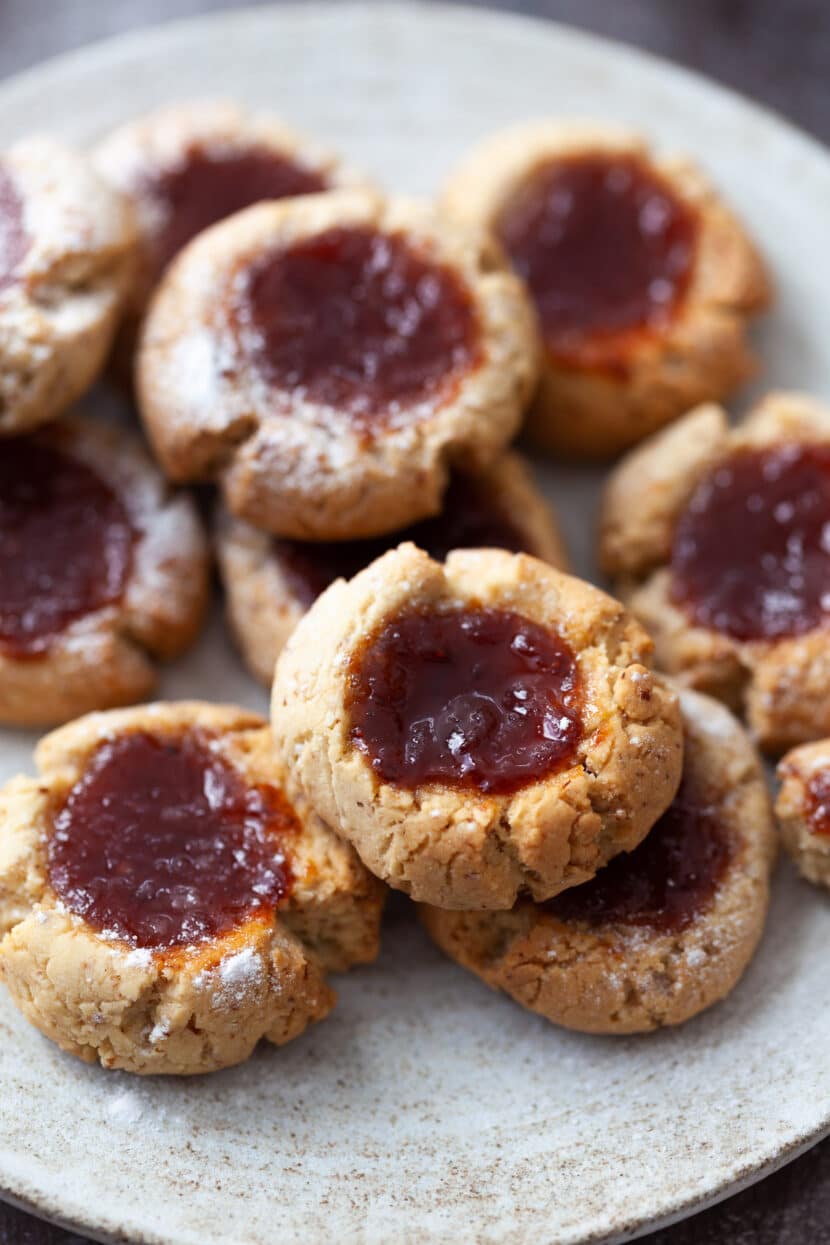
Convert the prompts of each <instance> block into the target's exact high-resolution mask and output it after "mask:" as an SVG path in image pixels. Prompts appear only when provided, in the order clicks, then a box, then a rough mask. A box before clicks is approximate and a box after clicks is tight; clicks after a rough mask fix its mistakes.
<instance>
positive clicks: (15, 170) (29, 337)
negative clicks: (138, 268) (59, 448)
mask: <svg viewBox="0 0 830 1245" xmlns="http://www.w3.org/2000/svg"><path fill="white" fill-rule="evenodd" d="M134 250H135V227H134V224H133V217H132V212H131V210H130V208H129V206H128V204H127V203H126V202H125V201H124V200H123V199H122V198H121V196H120V195H119V194H118V193H117V192H116V191H115V190H113V189H112V188H110V187H109V186H108V185H107V184H106V183H105V182H104V181H103V180H102V179H101V178H100V177H99V176H98V175H97V173H96V172H95V171H94V169H93V167H92V165H91V163H90V162H89V161H88V160H87V159H86V157H84V156H83V155H81V154H80V153H78V152H76V151H73V150H72V149H71V148H69V147H65V146H64V145H63V144H62V143H58V142H55V141H54V140H52V139H49V138H29V139H24V140H22V141H21V142H18V143H15V144H14V146H12V147H10V148H9V149H8V150H7V151H6V152H4V153H3V154H2V155H0V436H13V435H16V434H17V433H19V432H24V431H28V430H29V429H31V428H33V427H35V426H36V425H38V424H43V423H46V422H47V421H48V420H50V419H53V418H54V417H55V416H56V415H60V414H61V412H62V411H64V410H66V409H67V408H68V407H69V406H70V405H71V404H72V403H73V402H74V401H75V400H76V399H77V398H78V397H80V395H81V394H82V393H83V392H84V390H85V389H87V388H88V387H89V386H90V385H91V384H92V382H93V381H94V380H95V379H96V377H97V376H98V374H99V372H100V371H101V369H102V367H103V364H104V360H105V358H106V355H107V352H108V351H109V348H110V344H111V342H112V339H113V336H114V334H115V329H116V323H117V319H118V315H119V312H120V309H121V306H122V303H123V300H124V297H125V292H126V289H127V285H128V281H129V271H130V266H131V263H132V257H133V254H134Z"/></svg>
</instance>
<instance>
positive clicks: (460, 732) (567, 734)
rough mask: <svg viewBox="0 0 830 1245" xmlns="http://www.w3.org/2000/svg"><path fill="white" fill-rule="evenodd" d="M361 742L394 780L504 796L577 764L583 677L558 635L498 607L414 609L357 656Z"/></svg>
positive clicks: (354, 709)
mask: <svg viewBox="0 0 830 1245" xmlns="http://www.w3.org/2000/svg"><path fill="white" fill-rule="evenodd" d="M348 707H349V714H350V718H351V738H352V741H353V743H354V745H355V746H356V747H357V748H359V749H360V750H361V751H362V752H364V753H365V754H366V756H367V757H368V758H369V761H370V763H371V765H372V768H373V769H374V770H375V772H376V773H377V775H378V777H379V778H381V779H383V780H384V781H385V782H389V783H393V784H395V785H396V786H399V787H407V788H410V789H412V788H415V787H418V786H420V785H421V784H423V783H443V784H449V785H452V786H456V787H469V788H473V789H475V790H477V791H483V792H493V793H496V794H502V793H507V792H512V791H517V790H518V789H519V788H520V787H523V786H525V785H526V784H528V783H533V782H537V781H539V780H540V779H542V778H545V777H547V776H548V775H549V774H552V773H555V772H557V771H558V770H560V769H563V768H564V767H565V766H566V765H568V764H570V763H572V761H573V758H574V754H575V752H576V748H577V746H578V744H579V741H580V739H581V737H582V723H581V717H580V692H579V675H578V672H577V667H576V662H575V660H574V656H573V654H572V653H571V651H570V649H569V648H568V647H567V645H566V644H565V643H564V641H563V640H561V639H560V638H559V636H557V635H556V634H555V633H554V632H552V631H549V630H546V629H544V628H542V627H539V626H537V625H536V623H533V622H530V621H529V620H528V619H527V618H522V617H521V616H520V615H519V614H513V613H510V612H508V611H503V610H496V609H474V608H470V609H463V610H458V609H456V610H452V611H448V612H447V613H441V614H428V613H409V614H403V615H401V616H399V617H398V618H395V619H392V620H390V621H389V622H387V623H386V625H385V626H384V627H383V628H382V630H381V631H380V632H379V633H378V635H377V636H376V637H375V638H374V639H373V640H372V641H371V642H370V643H369V645H368V646H367V648H366V649H365V650H364V652H363V653H362V654H361V655H360V656H359V658H358V659H356V661H355V663H354V665H353V668H352V671H351V686H350V693H349V706H348Z"/></svg>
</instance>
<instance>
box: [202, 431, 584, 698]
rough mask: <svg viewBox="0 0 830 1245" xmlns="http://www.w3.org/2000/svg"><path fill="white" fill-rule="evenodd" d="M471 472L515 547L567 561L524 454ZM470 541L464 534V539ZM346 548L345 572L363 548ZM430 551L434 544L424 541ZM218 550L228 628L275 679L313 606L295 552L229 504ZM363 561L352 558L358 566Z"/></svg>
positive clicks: (266, 678) (262, 672) (393, 538)
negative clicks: (284, 551) (297, 572)
mask: <svg viewBox="0 0 830 1245" xmlns="http://www.w3.org/2000/svg"><path fill="white" fill-rule="evenodd" d="M472 479H473V482H474V485H475V488H476V489H480V490H481V494H482V496H483V497H486V498H488V500H489V504H490V505H491V506H492V510H493V515H494V518H495V519H496V521H498V517H499V515H501V514H503V515H504V517H505V520H506V521H508V522H509V525H510V532H509V536H510V537H511V539H514V540H515V548H517V549H518V548H522V549H523V550H524V551H525V552H526V553H529V554H532V556H533V557H536V558H541V559H542V561H544V562H549V563H550V564H551V566H556V567H558V568H559V569H560V570H566V569H567V556H566V553H565V548H564V544H563V542H562V537H561V535H560V533H559V528H558V524H557V521H556V516H555V514H554V512H553V510H552V508H551V506H550V505H549V504H548V503H547V502H546V501H545V499H544V497H543V496H542V494H541V493H540V492H539V490H538V488H537V486H536V484H535V482H534V480H533V476H532V474H531V471H530V466H529V464H527V463H526V462H525V461H524V460H523V458H522V456H521V455H520V454H518V453H516V452H515V451H509V452H506V453H504V454H502V456H501V457H500V458H499V459H498V460H497V461H496V462H495V463H494V464H493V465H492V466H491V467H489V468H486V469H485V470H483V471H481V472H479V473H476V475H475V476H474V477H472ZM440 524H441V516H440V515H439V516H438V517H437V518H436V519H435V520H432V521H431V523H430V528H432V527H433V525H437V532H440V530H441V529H440ZM403 539H411V540H413V541H414V543H415V544H418V545H419V547H420V541H419V539H418V531H417V529H415V530H413V531H408V532H407V533H406V534H402V535H400V536H398V534H397V533H392V534H391V535H390V536H389V537H388V538H384V539H383V540H382V541H369V542H366V555H365V558H364V559H362V561H361V562H360V563H359V566H364V565H368V564H369V562H371V561H373V560H374V559H375V558H376V557H377V556H379V554H380V553H381V552H382V551H383V549H382V547H380V546H382V545H383V544H385V545H386V547H388V548H392V547H394V546H395V545H397V544H399V543H400V540H403ZM472 543H473V542H472V541H469V540H465V541H464V544H465V546H466V545H468V544H470V545H471V544H472ZM486 543H487V544H490V543H492V542H490V541H488V542H486ZM511 547H513V546H512V545H511ZM316 548H317V546H316V545H315V544H314V543H308V544H306V545H305V549H306V550H307V551H308V556H309V557H310V558H312V559H313V558H314V555H315V549H316ZM325 548H326V551H327V554H326V556H327V557H328V558H331V560H332V563H334V561H335V560H336V554H337V550H336V547H335V546H325ZM347 548H348V555H347V561H348V563H349V569H348V570H347V571H344V572H343V577H344V578H349V577H350V575H351V574H352V573H353V571H352V569H351V563H352V562H357V554H358V552H359V551H358V549H357V543H356V542H354V543H352V544H349V545H348V546H347ZM426 552H431V550H430V549H429V548H427V550H426ZM216 553H217V558H218V561H219V568H220V572H221V575H222V582H223V586H224V589H225V594H226V602H227V612H228V620H229V622H230V626H231V629H232V631H233V633H234V635H235V637H236V640H237V643H238V645H239V648H240V650H241V652H242V654H243V656H244V658H245V661H246V663H247V665H248V667H249V669H250V670H251V672H252V673H253V674H254V675H255V677H256V678H258V679H259V680H260V681H261V682H263V683H265V684H267V685H268V686H269V687H270V685H271V683H272V681H273V678H274V665H275V663H276V660H277V657H278V656H279V654H280V652H281V651H282V649H283V647H284V646H285V643H286V641H287V640H288V637H289V636H290V635H291V632H292V631H293V630H294V628H295V626H296V625H297V623H298V622H299V620H300V619H301V618H302V616H303V614H305V612H306V610H307V609H308V606H309V604H310V602H309V600H308V599H307V598H308V596H309V595H310V593H309V592H308V591H307V590H306V591H300V590H299V589H298V585H297V583H296V579H295V576H293V575H292V573H291V564H290V560H289V562H286V559H285V556H283V555H280V553H279V552H278V551H277V548H275V545H274V540H273V538H272V537H271V536H270V535H269V533H268V532H263V531H261V530H260V529H259V528H256V527H254V526H253V525H252V524H250V523H246V522H245V521H244V520H243V519H236V518H234V517H233V516H232V515H230V514H229V513H228V512H227V510H225V509H224V508H223V509H222V510H221V512H220V514H219V516H218V521H217V524H216ZM359 566H358V565H355V567H354V570H357V569H359ZM321 578H322V576H321Z"/></svg>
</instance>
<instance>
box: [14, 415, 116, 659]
mask: <svg viewBox="0 0 830 1245" xmlns="http://www.w3.org/2000/svg"><path fill="white" fill-rule="evenodd" d="M0 450H2V452H0V648H3V649H5V650H6V651H7V652H9V653H11V654H13V655H14V656H16V657H22V658H25V657H36V656H38V655H39V654H41V653H43V652H45V651H46V650H47V649H48V648H49V645H50V643H51V641H52V640H53V639H54V637H55V636H56V635H57V634H58V633H59V632H61V631H62V630H63V629H64V628H65V627H67V626H68V625H69V624H70V623H72V622H74V621H75V620H76V619H78V618H81V617H83V616H84V615H85V614H90V613H92V612H93V611H95V610H98V609H101V608H103V607H104V606H105V605H111V604H113V603H114V602H116V601H118V600H119V599H120V598H121V596H122V594H123V591H124V587H125V585H126V582H127V579H128V577H129V573H130V568H131V566H132V558H133V545H134V541H135V533H134V531H133V528H132V526H131V524H130V521H129V518H128V516H127V513H126V511H125V510H124V507H123V506H122V504H121V502H120V500H119V499H118V497H116V495H115V493H113V492H112V490H111V489H109V488H108V487H107V485H106V484H105V483H104V481H103V480H101V479H100V477H99V476H97V475H96V474H95V473H94V472H93V471H91V470H90V469H89V467H87V466H86V465H85V464H84V463H81V462H80V461H78V460H77V459H75V458H71V457H70V456H69V455H67V454H62V453H59V452H58V451H57V450H55V449H53V448H51V447H50V446H47V445H45V444H42V443H40V442H38V441H37V440H36V439H34V438H28V437H15V438H10V439H8V440H4V441H3V442H2V447H0Z"/></svg>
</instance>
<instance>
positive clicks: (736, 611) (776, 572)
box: [671, 445, 830, 640]
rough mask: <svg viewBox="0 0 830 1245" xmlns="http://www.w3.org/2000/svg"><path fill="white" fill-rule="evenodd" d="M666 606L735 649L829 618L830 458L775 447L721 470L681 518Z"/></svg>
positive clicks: (811, 449)
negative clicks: (738, 643) (729, 640)
mask: <svg viewBox="0 0 830 1245" xmlns="http://www.w3.org/2000/svg"><path fill="white" fill-rule="evenodd" d="M671 571H672V585H671V595H672V599H673V600H674V601H675V602H676V603H677V604H678V605H680V606H681V607H682V608H683V609H684V610H685V612H686V614H687V615H688V616H689V618H690V619H691V620H692V621H693V622H694V623H696V624H697V625H699V626H701V627H709V628H711V629H713V630H715V631H720V632H723V633H725V634H726V635H731V636H734V637H735V639H738V640H776V639H779V638H780V637H782V636H795V635H803V634H804V633H805V632H807V631H812V630H814V629H815V628H816V627H821V626H824V625H825V624H826V622H827V618H828V615H830V448H828V447H825V446H819V445H776V446H772V447H770V448H768V449H764V450H746V451H741V452H740V453H737V454H734V455H732V457H731V458H728V459H726V460H725V461H724V462H722V463H720V464H719V465H718V466H717V467H716V468H714V470H713V471H711V472H710V473H709V474H708V475H707V476H705V477H704V479H703V480H701V482H700V483H699V484H698V486H697V488H696V489H695V491H694V493H693V494H692V497H691V499H690V501H689V503H688V505H687V507H686V509H685V511H684V512H683V514H682V515H681V517H680V519H679V521H678V523H677V527H676V529H675V534H674V545H673V548H672V556H671Z"/></svg>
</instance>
